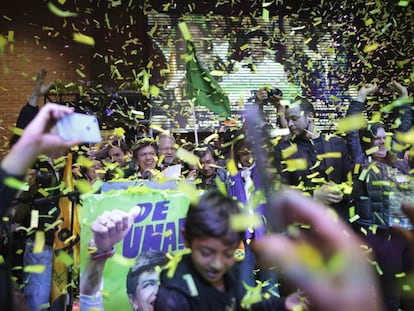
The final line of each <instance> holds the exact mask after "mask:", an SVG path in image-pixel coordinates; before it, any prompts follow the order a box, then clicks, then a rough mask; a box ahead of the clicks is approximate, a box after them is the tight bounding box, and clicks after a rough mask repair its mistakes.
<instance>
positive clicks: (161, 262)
mask: <svg viewBox="0 0 414 311" xmlns="http://www.w3.org/2000/svg"><path fill="white" fill-rule="evenodd" d="M167 262H168V258H167V256H166V255H165V253H163V252H161V251H157V250H152V249H151V250H148V251H145V252H142V253H141V254H139V255H138V257H137V260H136V261H135V264H134V265H133V266H132V267H131V268H130V269H129V271H128V274H127V279H126V290H127V294H128V295H133V294H135V291H136V289H137V286H138V281H139V277H140V276H141V274H142V273H144V272H152V271H154V270H155V267H157V266H159V267H161V268H162V267H163V266H165V265H166V264H167Z"/></svg>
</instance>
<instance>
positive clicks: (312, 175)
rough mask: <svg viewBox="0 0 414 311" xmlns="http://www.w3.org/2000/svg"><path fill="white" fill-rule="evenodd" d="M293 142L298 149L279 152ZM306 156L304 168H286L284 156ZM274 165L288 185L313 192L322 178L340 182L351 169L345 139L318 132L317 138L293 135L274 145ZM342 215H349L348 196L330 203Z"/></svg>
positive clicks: (321, 181)
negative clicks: (291, 152)
mask: <svg viewBox="0 0 414 311" xmlns="http://www.w3.org/2000/svg"><path fill="white" fill-rule="evenodd" d="M293 145H296V146H297V152H295V153H293V154H291V155H288V156H287V157H286V158H284V157H283V156H282V152H283V151H284V150H286V148H289V147H291V146H293ZM294 159H305V160H306V161H307V167H306V169H294V170H291V171H289V170H288V165H287V164H286V160H294ZM274 160H275V166H276V167H277V169H278V172H279V174H280V175H281V178H282V182H283V183H284V184H287V185H291V186H299V187H300V190H302V191H305V192H308V193H310V194H313V191H314V190H315V189H316V188H317V187H320V186H322V185H323V184H324V183H325V182H330V181H331V182H335V183H337V184H341V183H342V182H346V181H348V173H349V172H351V171H352V161H351V157H350V154H349V149H348V146H347V144H346V141H345V140H344V139H343V138H341V137H338V136H332V135H325V134H320V135H319V137H318V138H316V139H310V140H307V139H303V138H301V137H295V136H294V137H292V138H291V139H290V140H287V141H283V142H281V143H279V144H278V145H277V146H276V148H275V159H274ZM332 207H333V208H334V209H335V210H336V211H337V212H338V214H340V215H341V216H342V217H343V218H344V219H348V207H349V197H348V196H346V195H345V196H344V199H343V200H342V201H341V202H340V203H338V204H335V205H334V206H332Z"/></svg>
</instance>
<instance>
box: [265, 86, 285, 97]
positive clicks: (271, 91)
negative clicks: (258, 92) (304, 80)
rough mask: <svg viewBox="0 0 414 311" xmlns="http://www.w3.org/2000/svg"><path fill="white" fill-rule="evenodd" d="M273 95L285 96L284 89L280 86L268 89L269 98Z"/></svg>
mask: <svg viewBox="0 0 414 311" xmlns="http://www.w3.org/2000/svg"><path fill="white" fill-rule="evenodd" d="M271 96H283V93H282V90H280V89H278V88H274V89H271V90H268V91H267V98H270V97H271Z"/></svg>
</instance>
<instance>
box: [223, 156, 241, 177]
mask: <svg viewBox="0 0 414 311" xmlns="http://www.w3.org/2000/svg"><path fill="white" fill-rule="evenodd" d="M226 168H227V171H228V172H229V174H230V175H231V176H236V175H237V173H238V172H239V170H238V169H237V165H236V161H235V160H234V159H233V158H231V159H229V160H228V161H227V163H226Z"/></svg>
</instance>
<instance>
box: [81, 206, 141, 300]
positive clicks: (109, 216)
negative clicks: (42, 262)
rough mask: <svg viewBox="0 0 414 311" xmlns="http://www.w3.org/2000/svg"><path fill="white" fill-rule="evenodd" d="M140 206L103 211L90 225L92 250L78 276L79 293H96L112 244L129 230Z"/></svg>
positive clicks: (111, 252)
mask: <svg viewBox="0 0 414 311" xmlns="http://www.w3.org/2000/svg"><path fill="white" fill-rule="evenodd" d="M140 210H141V209H140V208H139V207H138V206H136V207H134V208H133V209H132V210H131V211H130V212H129V213H125V212H123V211H120V210H112V211H105V212H104V213H103V214H102V215H100V216H98V217H97V218H96V220H95V221H94V222H93V223H92V225H91V230H92V234H93V240H92V241H91V245H90V246H91V247H92V248H94V252H93V253H92V254H91V255H90V256H89V257H88V260H87V262H86V266H85V269H84V270H83V271H82V274H81V277H80V293H81V294H82V295H88V296H94V295H96V294H97V293H98V291H99V288H100V285H101V282H102V276H103V271H104V268H105V264H106V261H107V259H108V258H110V257H111V256H112V255H113V254H114V252H115V249H114V246H115V244H117V243H118V242H120V241H121V240H122V239H123V238H124V237H125V235H126V234H127V233H128V231H129V230H130V228H131V226H132V223H133V221H134V219H135V218H136V217H137V216H138V215H139V213H140Z"/></svg>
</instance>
